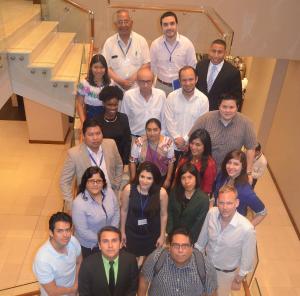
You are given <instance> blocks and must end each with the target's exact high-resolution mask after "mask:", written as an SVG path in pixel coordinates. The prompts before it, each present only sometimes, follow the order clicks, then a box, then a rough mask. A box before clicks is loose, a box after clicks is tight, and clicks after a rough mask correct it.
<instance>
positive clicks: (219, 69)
mask: <svg viewBox="0 0 300 296" xmlns="http://www.w3.org/2000/svg"><path fill="white" fill-rule="evenodd" d="M213 65H215V64H213V63H212V62H211V61H210V62H209V66H208V67H209V69H210V68H211V67H212V66H213ZM223 65H224V60H223V61H222V62H221V63H219V64H217V65H215V66H216V67H217V70H218V72H220V71H221V69H222V67H223Z"/></svg>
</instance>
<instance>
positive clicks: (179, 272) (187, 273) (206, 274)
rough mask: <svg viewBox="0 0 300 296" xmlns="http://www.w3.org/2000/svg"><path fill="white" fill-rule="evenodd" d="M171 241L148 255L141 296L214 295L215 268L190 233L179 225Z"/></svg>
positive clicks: (143, 273)
mask: <svg viewBox="0 0 300 296" xmlns="http://www.w3.org/2000/svg"><path fill="white" fill-rule="evenodd" d="M169 242H170V248H169V249H168V250H165V249H161V248H160V249H156V250H155V251H154V252H153V253H152V254H150V255H149V257H148V258H147V259H146V261H145V263H144V266H143V268H142V271H141V275H140V282H139V290H138V296H146V295H149V296H157V295H161V296H163V295H172V296H176V295H178V296H182V295H184V296H195V295H197V296H200V295H213V294H214V292H215V290H216V288H217V286H216V273H215V270H214V268H213V266H212V265H211V264H210V263H209V261H207V260H206V258H204V257H203V255H202V253H201V252H199V251H197V250H194V248H193V245H192V243H191V237H190V235H189V233H188V232H187V231H186V230H185V229H177V230H175V231H174V232H173V233H172V234H171V235H170V236H169ZM147 293H148V294H147Z"/></svg>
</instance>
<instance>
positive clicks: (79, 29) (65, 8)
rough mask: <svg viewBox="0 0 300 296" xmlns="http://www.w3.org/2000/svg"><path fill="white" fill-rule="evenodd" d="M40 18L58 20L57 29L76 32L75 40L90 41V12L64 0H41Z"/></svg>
mask: <svg viewBox="0 0 300 296" xmlns="http://www.w3.org/2000/svg"><path fill="white" fill-rule="evenodd" d="M75 4H76V3H75ZM41 8H42V18H43V19H44V20H49V21H58V22H59V25H58V31H60V32H74V33H76V38H75V41H76V42H80V43H90V41H91V37H90V36H91V25H90V14H89V13H87V12H86V11H84V10H83V9H80V8H78V7H76V6H74V5H72V4H70V3H68V2H67V1H64V0H42V1H41Z"/></svg>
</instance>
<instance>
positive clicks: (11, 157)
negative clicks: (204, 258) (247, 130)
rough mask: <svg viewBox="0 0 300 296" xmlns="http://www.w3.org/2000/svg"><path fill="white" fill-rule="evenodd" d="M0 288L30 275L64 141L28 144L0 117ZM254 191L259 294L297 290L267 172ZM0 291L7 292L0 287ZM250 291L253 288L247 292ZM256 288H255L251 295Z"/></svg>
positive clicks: (53, 203)
mask: <svg viewBox="0 0 300 296" xmlns="http://www.w3.org/2000/svg"><path fill="white" fill-rule="evenodd" d="M0 141H1V143H2V145H1V148H0V184H1V186H0V290H2V289H4V288H6V287H11V286H14V285H22V284H25V283H28V282H32V281H34V280H35V279H34V276H33V274H32V271H31V264H32V260H33V257H34V254H35V252H36V250H37V249H38V247H39V246H40V245H41V244H42V243H43V242H44V241H45V240H46V239H47V237H48V230H47V223H48V218H49V216H50V215H51V214H52V213H53V212H54V211H57V210H59V209H61V208H62V200H61V195H60V191H59V187H58V179H59V174H60V170H61V166H62V163H63V161H64V158H65V152H66V150H67V148H68V147H69V143H67V144H66V145H40V144H28V141H27V129H26V122H14V121H0ZM256 188H257V193H258V195H259V196H261V198H262V199H263V201H264V202H265V204H266V206H267V208H268V212H269V214H268V216H267V218H266V219H265V220H264V221H263V222H262V223H261V224H260V225H259V226H258V227H257V238H258V249H259V257H260V262H259V266H258V270H257V273H256V277H257V279H258V283H259V286H260V289H261V292H262V295H263V296H279V295H280V296H300V268H299V266H300V242H299V240H298V238H297V236H296V234H295V231H294V229H293V227H292V225H291V222H290V220H289V218H288V215H287V214H286V211H285V209H284V207H283V205H282V202H281V200H280V198H279V195H278V193H277V191H276V188H275V186H274V184H273V182H272V179H271V177H270V175H269V173H267V174H266V175H265V176H264V177H263V178H262V179H261V180H260V181H259V182H258V184H257V187H256ZM0 295H6V296H8V295H13V294H12V292H10V291H0ZM253 295H254V294H253ZM256 295H258V294H255V296H256Z"/></svg>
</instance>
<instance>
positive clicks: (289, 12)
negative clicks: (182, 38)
mask: <svg viewBox="0 0 300 296" xmlns="http://www.w3.org/2000/svg"><path fill="white" fill-rule="evenodd" d="M77 1H78V2H79V3H82V4H84V5H86V6H87V7H89V8H91V9H94V10H95V14H96V15H95V16H96V41H97V43H98V44H99V43H102V42H103V36H104V35H105V30H104V31H103V29H102V28H105V27H106V26H107V25H106V26H105V25H104V26H103V24H104V22H105V20H106V18H105V16H106V11H105V6H106V5H107V1H104V0H101V1H94V0H77ZM110 2H111V3H112V4H115V3H122V4H126V5H128V4H130V3H138V4H147V5H160V6H162V5H165V6H166V7H169V8H170V9H171V8H172V7H174V6H181V7H183V6H184V7H198V8H199V7H201V6H202V5H204V6H211V7H213V8H214V9H215V10H216V11H217V13H218V14H219V15H220V16H221V17H222V18H223V19H224V20H225V21H226V22H227V23H228V24H229V25H230V26H231V27H232V28H233V30H234V33H235V35H234V42H233V48H232V53H233V54H235V55H242V56H257V57H277V58H285V59H294V60H297V59H299V60H300V39H299V38H298V35H299V34H298V29H299V27H300V21H299V15H300V1H299V0H285V1H283V0H265V1H259V0H253V1H240V0H202V1H200V0H185V1H184V2H183V1H182V0H172V1H158V0H148V1H143V0H140V1H127V0H126V1H125V0H119V1H114V0H111V1H110ZM170 3H172V4H171V5H170ZM156 22H157V20H154V21H153V20H152V19H146V18H145V19H144V20H143V32H141V33H142V34H143V35H145V37H146V39H149V38H148V37H147V35H148V34H149V33H150V32H151V31H153V30H156ZM189 27H190V28H191V30H193V28H194V27H195V26H194V24H193V21H191V22H190V24H189ZM182 33H183V34H187V33H186V32H184V31H182Z"/></svg>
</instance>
